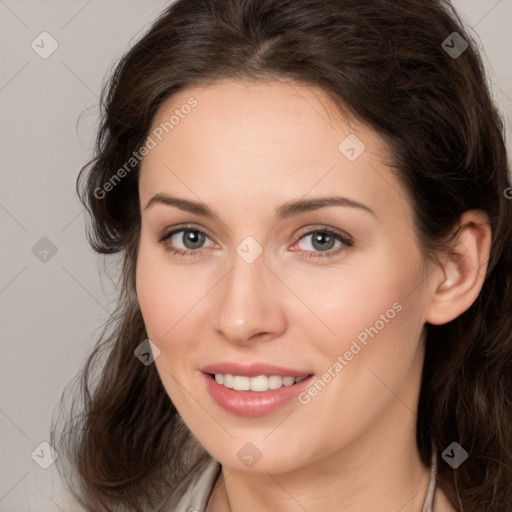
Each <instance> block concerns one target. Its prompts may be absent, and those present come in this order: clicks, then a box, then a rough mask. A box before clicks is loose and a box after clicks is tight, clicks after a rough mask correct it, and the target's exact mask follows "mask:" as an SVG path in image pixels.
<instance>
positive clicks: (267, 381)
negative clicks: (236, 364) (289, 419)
mask: <svg viewBox="0 0 512 512" xmlns="http://www.w3.org/2000/svg"><path fill="white" fill-rule="evenodd" d="M306 378H307V375H303V376H302V377H281V376H280V375H270V376H267V375H258V376H257V377H246V376H244V375H229V374H225V375H224V374H222V373H216V374H215V380H216V382H217V383H218V384H221V385H222V386H224V387H226V388H230V389H235V390H237V391H249V390H250V391H268V390H269V389H279V388H281V387H282V386H292V385H293V384H295V383H297V382H302V381H303V380H304V379H306Z"/></svg>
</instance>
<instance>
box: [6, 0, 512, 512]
mask: <svg viewBox="0 0 512 512" xmlns="http://www.w3.org/2000/svg"><path fill="white" fill-rule="evenodd" d="M426 1H427V0H426ZM454 3H455V6H456V7H457V8H458V9H459V12H460V13H461V14H462V15H463V18H464V19H465V21H466V22H467V24H468V25H469V26H470V27H472V28H473V34H474V35H475V36H476V38H477V40H478V41H479V42H480V45H481V47H482V48H483V52H484V59H485V61H486V66H487V69H488V73H489V78H490V80H491V81H492V87H493V93H494V96H495V100H496V102H497V104H498V106H499V107H500V109H501V110H502V112H503V113H504V117H505V122H506V124H507V146H508V149H509V154H512V151H511V149H512V139H511V136H510V132H511V128H512V125H511V120H512V100H511V98H512V66H511V59H510V51H511V49H512V35H511V29H510V28H511V26H512V0H499V1H497V0H456V1H455V2H454ZM167 4H168V2H167V1H164V0H151V1H148V0H146V1H144V2H143V1H135V0H124V1H121V0H103V1H99V0H89V1H87V0H82V1H70V0H68V1H64V0H61V1H57V0H51V1H50V0H48V1H41V0H37V1H36V0H32V1H28V0H27V1H23V0H0V43H1V44H0V49H1V50H0V51H1V61H0V62H1V65H0V109H1V114H0V144H1V147H0V155H1V160H0V168H1V173H2V182H3V186H2V189H1V192H0V220H1V240H2V247H3V254H2V255H3V257H4V258H3V264H2V269H1V274H0V301H1V308H2V309H1V311H2V314H1V319H0V321H1V334H2V358H1V368H0V389H1V395H0V454H1V455H0V461H1V462H0V511H2V512H18V511H27V510H32V511H38V512H44V511H55V510H63V511H64V510H66V511H69V510H70V509H69V503H68V505H66V503H67V502H66V498H64V497H63V496H61V491H59V480H58V477H57V474H56V471H55V465H51V466H50V467H49V468H48V469H46V470H45V469H42V468H41V467H39V465H38V464H36V462H35V461H34V460H33V459H32V457H31V454H32V452H33V451H34V450H35V449H36V448H37V447H38V446H39V444H40V443H41V442H44V441H47V440H48V431H49V425H50V420H51V416H52V413H53V411H54V409H55V406H56V404H57V402H58V400H59V398H60V395H61V392H62V390H63V388H64V386H65V385H66V383H67V382H68V381H69V380H70V379H71V378H72V377H73V376H74V375H75V374H76V373H77V371H78V369H79V367H80V364H81V363H82V362H83V360H84V357H85V355H86V353H87V352H88V351H89V350H90V348H91V347H92V345H93V344H94V341H95V339H96V337H97V335H98V333H99V328H100V327H101V325H102V324H103V323H104V321H105V320H106V319H107V318H108V316H109V312H110V311H112V306H113V301H114V298H115V290H114V289H113V287H112V286H111V283H110V281H109V279H108V277H107V276H105V275H103V276H101V275H100V274H99V270H100V265H99V263H101V258H98V257H97V255H96V254H95V253H94V252H93V251H92V249H91V248H90V247H89V246H88V244H87V241H86V238H85V232H84V220H85V219H84V212H83V208H82V206H81V205H80V203H79V201H78V198H77V197H76V194H75V180H76V176H77V172H78V170H79V169H80V168H81V167H82V165H84V164H85V163H86V162H87V161H88V160H89V158H90V157H91V155H92V148H93V140H94V134H95V129H96V127H97V121H98V119H97V115H98V108H97V104H98V96H99V93H100V89H101V85H102V83H103V81H104V77H105V75H106V74H107V72H108V71H109V70H110V68H111V66H112V63H113V62H114V60H115V59H117V58H118V57H119V56H120V55H121V54H122V53H123V52H124V51H125V50H127V49H128V48H129V46H130V45H131V43H132V42H133V41H134V40H136V39H137V37H138V34H139V32H141V31H142V30H143V29H145V28H147V26H148V24H150V23H151V21H152V20H154V18H155V17H156V15H157V14H158V13H159V12H160V11H161V10H162V9H163V8H164V7H165V6H166V5H167ZM44 31H46V32H48V33H49V34H50V35H51V36H52V37H53V39H55V40H56V41H57V43H58V48H57V50H56V51H55V52H54V53H53V54H52V55H51V56H49V57H48V58H47V59H43V58H41V57H40V56H39V54H38V53H36V51H34V50H33V49H32V47H31V44H32V41H34V40H36V43H37V42H38V41H40V38H39V37H38V36H39V35H40V34H41V33H42V32H44ZM45 41H46V42H45V43H44V45H45V48H46V49H48V48H49V40H48V39H46V40H45ZM440 43H441V42H440ZM39 44H40V46H42V45H41V43H39ZM40 51H42V49H41V50H40ZM79 116H80V122H78V118H79ZM43 237H46V238H47V239H49V240H50V241H51V244H50V245H52V246H54V247H55V248H56V250H57V252H56V253H55V254H53V255H52V252H51V249H50V252H48V253H47V254H45V253H44V252H41V251H44V250H45V249H48V248H49V244H48V241H45V240H43V241H40V240H41V239H42V238H43ZM36 244H38V245H36ZM34 246H36V249H33V248H34ZM54 250H55V249H54ZM34 252H35V253H36V254H34ZM41 258H42V259H43V260H44V259H45V258H46V261H41ZM107 260H108V261H111V262H112V268H113V269H115V262H116V261H118V257H116V256H112V257H109V258H108V259H107ZM41 450H43V451H41ZM37 453H39V455H40V457H41V458H42V459H44V457H46V456H47V455H48V453H49V452H48V451H46V452H45V449H44V448H39V449H38V450H36V454H37Z"/></svg>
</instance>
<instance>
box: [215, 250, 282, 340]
mask: <svg viewBox="0 0 512 512" xmlns="http://www.w3.org/2000/svg"><path fill="white" fill-rule="evenodd" d="M263 256H264V255H263V254H262V255H260V257H259V258H257V259H256V260H255V261H253V262H252V263H247V262H246V261H244V260H243V259H242V258H241V257H239V256H238V255H237V254H235V255H234V258H233V265H232V267H231V270H230V271H229V272H228V273H227V275H226V276H225V277H224V279H222V281H221V282H220V283H219V285H218V286H217V287H216V293H215V294H213V295H212V309H211V311H212V312H213V315H214V317H213V323H214V328H215V330H216V332H217V333H218V334H219V335H221V336H222V337H223V338H224V339H225V340H226V341H228V342H229V343H232V344H234V345H237V346H243V345H252V344H253V343H254V342H255V341H258V340H259V341H264V340H266V341H270V340H271V339H274V338H276V337H278V336H280V335H281V334H282V333H283V332H284V331H285V329H286V325H287V320H286V313H285V309H286V308H285V304H284V303H283V300H284V301H285V300H286V294H285V293H284V291H283V290H282V287H283V284H282V283H281V282H280V281H279V279H277V277H276V276H275V275H274V273H273V272H272V271H271V270H270V269H269V268H268V267H267V264H266V260H265V258H264V257H263Z"/></svg>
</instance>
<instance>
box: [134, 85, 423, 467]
mask: <svg viewBox="0 0 512 512" xmlns="http://www.w3.org/2000/svg"><path fill="white" fill-rule="evenodd" d="M332 114H333V110H332V107H330V106H329V104H328V102H327V100H326V97H325V96H324V95H323V94H322V92H321V91H320V90H319V89H316V88H308V87H304V86H300V85H298V84H290V83H289V84H285V83H282V82H267V83H256V82H247V83H242V82H235V81H227V80H225V81H221V82H217V83H215V84H213V85H210V86H208V87H206V88H203V87H190V88H188V89H184V90H182V91H180V92H179V93H177V94H176V95H174V96H173V97H172V98H170V99H169V100H168V101H167V102H166V103H165V104H164V105H163V107H162V108H161V109H160V111H159V113H158V115H157V117H156V119H155V120H154V123H153V126H152V129H151V132H150V134H149V135H150V137H151V140H152V142H151V141H149V139H148V144H147V146H148V148H149V152H148V154H147V155H146V156H145V158H144V160H143V163H142V167H141V175H140V182H139V190H140V203H141V213H142V226H141V233H140V246H139V253H138V263H137V294H138V299H139V303H140V307H141V310H142V314H143V317H144V322H145V325H146V328H147V333H148V336H149V339H150V340H151V341H152V342H153V343H154V344H155V345H156V346H157V347H158V349H159V350H160V355H159V356H158V357H157V359H156V361H155V364H156V367H157V370H158V372H159V375H160V377H161V379H162V382H163V385H164V387H165V389H166V391H167V393H168V395H169V397H170V398H171V400H172V402H173V403H174V404H175V406H176V408H177V409H178V411H179V413H180V415H181V416H182V418H183V420H184V421H185V423H186V424H187V425H188V427H189V428H190V430H191V431H192V433H193V434H194V435H195V436H196V437H197V439H198V440H199V441H200V442H201V444H202V445H203V446H204V447H205V448H206V450H207V451H208V452H209V453H210V454H211V455H213V457H215V458H216V459H217V460H219V461H220V462H221V463H222V464H224V465H226V466H228V467H231V468H236V469H248V468H252V467H254V468H255V471H271V472H275V473H279V472H281V471H288V470H293V469H294V468H298V467H303V466H305V465H307V464H310V463H315V462H319V461H320V460H322V459H323V460H324V462H325V460H326V459H328V458H329V457H333V456H338V455H339V454H340V453H341V451H344V453H345V454H348V453H349V450H354V452H353V453H356V451H357V450H358V449H360V450H363V449H366V450H370V449H377V446H382V443H383V442H385V443H393V442H394V441H395V440H398V441H399V442H401V443H408V444H409V445H410V446H413V445H414V442H413V440H414V425H415V409H416V404H417V395H418V391H419V386H420V377H421V367H422V362H423V355H424V352H423V333H424V329H423V328H424V323H425V321H426V320H425V319H426V316H427V310H428V305H429V297H430V295H431V293H432V284H431V283H430V280H429V278H428V275H427V274H426V273H425V272H424V270H425V269H424V266H423V265H424V259H423V255H422V252H421V250H420V249H419V247H418V245H417V242H416V239H415V234H414V227H413V220H412V210H411V205H410V202H409V199H408V197H407V194H406V192H405V190H404V188H403V187H402V186H401V184H400V183H399V181H398V180H397V179H396V177H395V176H393V174H392V172H391V170H390V168H388V167H387V166H386V165H385V163H384V162H385V161H386V155H387V154H386V146H385V144H384V142H383V141H382V140H381V139H380V138H379V137H378V136H377V134H376V133H375V132H374V131H372V130H371V129H369V128H368V127H367V126H365V125H363V124H360V123H359V122H356V121H351V123H350V124H348V123H347V122H346V121H342V120H340V119H338V118H335V116H333V115H332ZM363 144H364V146H363ZM157 195H158V196H159V197H160V199H162V198H165V196H169V197H171V196H172V198H174V199H175V201H172V200H170V199H169V200H167V204H165V201H162V200H158V199H153V198H155V196H157ZM334 198H344V199H337V200H336V201H337V202H336V201H335V200H334ZM152 199H153V200H152ZM328 199H329V200H332V202H329V203H328V202H327V200H328ZM178 200H179V201H181V203H180V202H178ZM193 204H197V206H193ZM180 205H181V207H179V206H180ZM187 230H188V231H187ZM171 232H174V234H172V233H171ZM169 233H171V234H170V236H168V237H167V239H166V240H162V241H160V240H161V239H163V238H164V237H165V235H167V234H169ZM172 250H176V251H180V252H181V251H186V252H185V253H184V254H179V253H175V252H172ZM141 341H142V340H141ZM212 365H219V366H218V367H217V368H211V366H212ZM230 365H231V366H230ZM233 365H239V366H235V367H233ZM258 365H260V366H258ZM272 365H274V366H276V367H279V368H272ZM210 373H219V374H223V375H226V374H229V375H235V376H236V377H235V378H233V379H232V378H230V377H225V376H223V377H220V376H217V379H218V380H219V382H223V384H220V383H217V382H216V381H215V379H214V378H213V377H211V376H210V375H209V374H210ZM261 375H265V377H261ZM251 376H252V377H257V376H260V377H258V378H251ZM283 376H288V377H298V379H296V380H300V377H305V376H308V377H307V378H306V379H305V380H303V381H302V382H298V383H296V384H293V385H291V386H289V385H288V384H290V383H291V382H294V379H283ZM224 384H226V385H227V386H233V385H234V386H235V388H240V389H239V390H236V389H228V387H226V386H225V385H224ZM251 386H252V387H253V388H254V390H252V391H251V390H246V389H247V387H251ZM268 386H270V387H271V388H276V389H268ZM279 386H282V387H281V388H279ZM265 390H266V391H265ZM363 447H364V448H363ZM372 447H373V448H372ZM359 453H361V452H359Z"/></svg>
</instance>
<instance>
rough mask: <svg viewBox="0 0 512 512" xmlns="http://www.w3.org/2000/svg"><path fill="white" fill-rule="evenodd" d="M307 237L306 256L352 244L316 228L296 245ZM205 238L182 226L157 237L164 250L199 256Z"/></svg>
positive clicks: (322, 255)
mask: <svg viewBox="0 0 512 512" xmlns="http://www.w3.org/2000/svg"><path fill="white" fill-rule="evenodd" d="M308 237H311V238H310V241H309V243H308V244H307V245H309V247H308V248H304V247H302V248H300V249H301V250H300V252H301V253H302V254H301V256H303V257H307V258H329V257H332V256H336V255H338V254H339V253H341V252H342V251H345V250H346V249H348V248H349V247H352V246H353V242H352V240H350V239H349V238H348V237H346V236H343V235H341V234H340V233H336V232H334V231H332V230H331V229H327V228H321V229H316V230H313V231H309V232H307V233H305V234H304V235H302V236H301V237H300V238H299V241H298V242H297V244H296V245H300V242H301V241H303V240H306V239H307V238H308ZM206 240H210V238H209V237H208V236H207V235H206V234H205V233H204V232H203V231H201V230H200V229H196V228H193V227H183V226H182V227H181V228H179V229H174V230H172V231H170V232H169V233H166V234H164V235H163V236H161V237H160V238H159V239H158V242H160V243H161V244H162V245H163V246H164V249H165V250H166V251H169V252H171V253H173V254H175V255H176V256H179V257H185V256H192V257H195V256H201V254H202V251H201V249H203V248H204V247H205V246H204V245H203V244H204V243H205V241H206ZM180 244H181V247H180ZM336 244H338V245H336ZM212 245H213V244H212Z"/></svg>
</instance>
